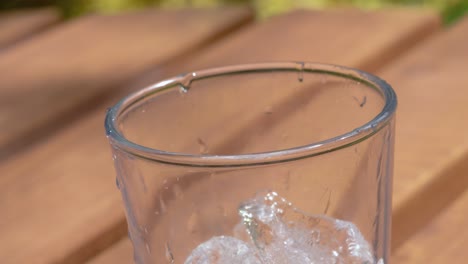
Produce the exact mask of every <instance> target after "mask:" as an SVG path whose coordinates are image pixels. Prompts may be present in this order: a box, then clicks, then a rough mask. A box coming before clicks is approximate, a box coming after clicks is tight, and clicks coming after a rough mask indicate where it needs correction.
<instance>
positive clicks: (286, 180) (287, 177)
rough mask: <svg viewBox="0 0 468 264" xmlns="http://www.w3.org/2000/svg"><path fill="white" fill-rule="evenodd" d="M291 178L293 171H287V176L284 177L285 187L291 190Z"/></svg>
mask: <svg viewBox="0 0 468 264" xmlns="http://www.w3.org/2000/svg"><path fill="white" fill-rule="evenodd" d="M290 180H291V171H288V172H287V173H286V177H284V182H283V184H284V189H285V190H289V181H290Z"/></svg>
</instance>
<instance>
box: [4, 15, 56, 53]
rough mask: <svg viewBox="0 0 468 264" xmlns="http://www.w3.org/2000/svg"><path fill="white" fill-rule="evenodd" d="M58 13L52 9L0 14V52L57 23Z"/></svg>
mask: <svg viewBox="0 0 468 264" xmlns="http://www.w3.org/2000/svg"><path fill="white" fill-rule="evenodd" d="M59 19H60V15H59V12H58V11H57V10H55V9H53V8H45V9H36V10H23V11H13V12H9V13H0V51H2V50H3V49H5V48H6V47H8V46H11V45H12V44H14V43H17V42H18V41H20V40H22V39H25V38H27V37H29V36H32V35H34V34H35V33H37V32H40V31H42V30H44V29H45V28H47V27H49V26H51V25H53V24H55V23H57V22H58V21H59Z"/></svg>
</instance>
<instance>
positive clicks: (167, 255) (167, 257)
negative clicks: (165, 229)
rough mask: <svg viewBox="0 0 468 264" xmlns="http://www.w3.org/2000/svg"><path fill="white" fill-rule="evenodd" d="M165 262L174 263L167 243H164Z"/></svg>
mask: <svg viewBox="0 0 468 264" xmlns="http://www.w3.org/2000/svg"><path fill="white" fill-rule="evenodd" d="M166 260H167V262H168V263H174V255H173V254H172V251H171V247H170V246H169V243H166Z"/></svg>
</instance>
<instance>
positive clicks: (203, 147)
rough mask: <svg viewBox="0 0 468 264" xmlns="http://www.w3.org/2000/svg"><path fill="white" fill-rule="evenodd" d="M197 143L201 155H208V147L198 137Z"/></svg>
mask: <svg viewBox="0 0 468 264" xmlns="http://www.w3.org/2000/svg"><path fill="white" fill-rule="evenodd" d="M197 143H198V146H199V151H200V153H201V154H206V153H208V146H207V145H206V143H205V141H203V139H201V138H200V137H199V138H197Z"/></svg>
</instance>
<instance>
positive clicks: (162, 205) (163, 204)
mask: <svg viewBox="0 0 468 264" xmlns="http://www.w3.org/2000/svg"><path fill="white" fill-rule="evenodd" d="M159 206H160V207H161V213H164V212H166V203H165V202H164V200H163V198H162V197H161V196H159Z"/></svg>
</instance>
